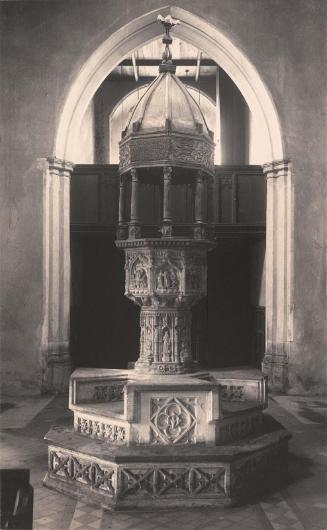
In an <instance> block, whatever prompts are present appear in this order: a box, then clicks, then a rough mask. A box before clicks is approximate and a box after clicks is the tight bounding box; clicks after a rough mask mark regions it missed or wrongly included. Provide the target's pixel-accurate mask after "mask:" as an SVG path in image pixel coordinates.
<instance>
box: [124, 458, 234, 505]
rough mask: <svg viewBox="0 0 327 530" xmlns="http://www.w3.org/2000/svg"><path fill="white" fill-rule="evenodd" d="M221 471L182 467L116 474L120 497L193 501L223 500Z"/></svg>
mask: <svg viewBox="0 0 327 530" xmlns="http://www.w3.org/2000/svg"><path fill="white" fill-rule="evenodd" d="M225 475H226V471H225V468H224V467H222V466H221V467H215V466H211V467H210V469H208V468H202V467H200V465H198V466H197V465H195V466H191V467H189V466H185V467H174V466H171V467H168V466H167V467H149V468H145V469H144V468H132V469H130V468H127V467H124V468H122V469H121V470H120V484H121V490H120V492H119V496H120V497H126V496H130V495H135V496H137V497H161V496H176V497H185V496H187V497H197V496H201V495H203V496H206V495H210V496H211V495H214V496H217V497H221V496H225Z"/></svg>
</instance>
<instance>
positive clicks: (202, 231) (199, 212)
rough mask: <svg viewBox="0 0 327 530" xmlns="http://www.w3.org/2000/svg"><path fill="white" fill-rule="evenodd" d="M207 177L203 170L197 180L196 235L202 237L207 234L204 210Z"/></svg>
mask: <svg viewBox="0 0 327 530" xmlns="http://www.w3.org/2000/svg"><path fill="white" fill-rule="evenodd" d="M205 189H206V186H205V179H204V175H203V173H202V171H198V173H197V175H196V181H195V196H194V221H195V226H194V237H195V238H196V239H202V238H204V237H205V236H206V218H205V212H204V198H205V197H204V195H205Z"/></svg>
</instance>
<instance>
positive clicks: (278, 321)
mask: <svg viewBox="0 0 327 530" xmlns="http://www.w3.org/2000/svg"><path fill="white" fill-rule="evenodd" d="M263 170H264V174H265V175H266V178H267V228H266V230H267V232H266V238H267V245H266V253H267V255H266V267H267V268H266V353H265V357H264V361H263V365H262V368H263V372H264V373H265V374H266V375H268V379H269V385H270V388H271V389H272V390H277V391H280V390H286V388H287V373H288V358H289V352H290V344H291V342H292V340H293V247H292V241H293V211H294V206H293V188H292V179H291V170H290V164H289V162H288V161H287V160H280V161H276V162H272V163H270V164H265V165H264V166H263Z"/></svg>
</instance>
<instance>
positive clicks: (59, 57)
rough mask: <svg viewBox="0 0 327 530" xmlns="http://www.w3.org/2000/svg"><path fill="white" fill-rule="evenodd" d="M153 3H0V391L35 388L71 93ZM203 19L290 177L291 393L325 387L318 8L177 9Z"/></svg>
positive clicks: (213, 4) (224, 1)
mask: <svg viewBox="0 0 327 530" xmlns="http://www.w3.org/2000/svg"><path fill="white" fill-rule="evenodd" d="M165 4H166V2H165V1H160V0H133V1H128V0H119V1H118V0H110V1H109V0H108V1H103V0H84V1H83V2H82V3H81V2H80V1H78V0H70V1H69V2H67V1H61V0H58V1H56V2H52V1H43V2H32V1H24V2H22V1H16V2H2V3H1V11H2V13H1V26H2V27H1V70H2V72H1V74H2V75H1V78H2V80H1V82H2V86H1V109H2V110H1V118H2V127H1V131H2V150H3V160H4V164H3V175H2V178H1V185H2V187H3V189H2V191H1V197H2V200H3V207H2V208H1V221H2V227H3V230H2V237H3V249H2V260H1V261H2V265H1V267H2V270H1V282H2V294H1V326H2V328H1V350H2V361H1V368H2V370H1V372H2V378H3V381H2V388H3V389H4V390H14V391H18V390H20V391H21V392H32V391H34V392H35V391H37V390H38V389H40V385H39V382H40V378H39V374H40V358H41V350H42V326H43V318H44V317H43V278H42V274H43V272H42V271H43V269H42V244H43V235H42V223H41V219H42V213H43V211H42V210H43V202H42V196H43V181H42V174H41V172H40V171H39V170H38V169H37V165H36V159H37V158H40V157H45V156H51V155H52V154H55V153H53V152H52V151H53V145H54V138H55V131H56V128H57V123H58V118H59V113H60V109H61V106H62V104H63V102H64V98H65V95H66V93H67V90H68V88H69V86H70V84H71V82H72V80H73V78H74V77H75V75H76V74H77V73H78V71H79V69H80V68H81V67H82V65H83V63H84V62H85V60H86V59H87V58H88V57H89V56H90V54H91V53H92V52H93V51H94V50H95V49H96V48H97V47H98V46H99V45H100V44H101V42H103V41H104V40H105V38H107V37H108V36H109V35H110V34H111V33H112V32H114V31H116V30H118V29H119V28H120V27H122V26H123V25H124V24H126V23H127V22H129V21H131V20H133V19H134V18H135V17H138V16H140V15H142V14H144V13H146V12H149V11H151V10H152V9H156V8H159V7H160V6H164V5H165ZM174 5H177V6H180V7H182V8H184V9H186V10H188V11H191V12H193V13H194V14H195V15H198V16H199V17H203V18H206V19H207V20H208V21H210V22H211V23H212V24H213V25H216V26H217V27H218V28H219V29H220V30H221V31H222V32H223V33H225V34H226V35H227V36H228V37H229V39H230V40H231V41H232V42H233V43H234V44H235V45H236V46H237V47H239V48H240V49H241V50H242V51H243V53H244V54H245V55H246V56H247V57H248V59H249V60H250V61H251V62H252V63H253V64H254V65H255V67H256V69H257V71H258V72H259V74H260V75H261V77H262V79H263V81H264V83H265V84H266V86H267V87H268V90H269V91H270V93H271V95H272V98H273V100H274V103H275V105H276V108H277V111H278V114H279V117H280V120H281V126H282V130H283V135H284V147H285V150H284V151H285V157H288V158H290V159H291V161H292V164H293V178H294V212H295V219H294V336H293V340H292V344H291V355H290V385H291V389H292V390H293V391H297V392H303V391H307V392H322V391H323V389H324V388H325V384H326V382H327V381H326V379H327V378H326V370H325V368H326V366H325V354H326V261H325V259H326V252H325V247H326V239H325V237H326V234H325V229H326V219H325V217H324V215H325V207H326V197H325V174H324V172H325V163H326V156H325V153H326V121H325V112H324V111H325V110H326V103H325V93H326V77H325V72H326V64H325V63H326V24H325V21H326V7H327V5H326V3H325V1H324V0H314V1H310V2H308V1H307V0H286V1H285V0H264V1H263V0H247V2H246V3H245V2H244V0H215V1H213V0H203V1H202V2H201V6H199V3H198V2H197V1H196V0H176V1H175V2H174Z"/></svg>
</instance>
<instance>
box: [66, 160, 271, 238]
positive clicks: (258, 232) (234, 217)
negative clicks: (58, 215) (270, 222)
mask: <svg viewBox="0 0 327 530" xmlns="http://www.w3.org/2000/svg"><path fill="white" fill-rule="evenodd" d="M215 172H216V176H215V178H214V181H213V186H211V187H210V188H209V189H208V193H209V194H212V193H213V194H214V197H215V203H214V206H213V214H212V215H213V221H214V224H215V226H216V236H217V237H227V238H228V237H235V236H236V237H244V236H246V237H257V236H261V237H262V235H263V234H264V231H265V210H266V183H265V178H264V176H263V173H262V168H261V166H216V170H215ZM118 176H119V173H118V166H117V165H96V164H94V165H77V166H76V167H75V170H74V173H73V176H72V180H71V225H72V229H73V231H83V230H84V231H94V230H99V231H103V230H109V231H113V230H114V228H115V226H116V225H117V216H118V194H119V178H118ZM141 186H142V194H141V208H140V210H141V217H142V219H141V220H142V224H144V225H148V226H149V230H150V231H152V232H153V231H155V226H159V225H160V218H161V187H160V185H155V184H150V183H142V185H141ZM129 195H130V185H129V184H128V185H127V201H126V202H127V204H128V203H129V201H128V196H129ZM209 199H210V197H209ZM193 202H194V190H193V186H192V185H180V184H177V183H174V193H173V194H172V212H173V221H174V223H176V224H179V225H181V226H180V228H177V231H178V232H180V233H182V231H183V225H185V228H186V232H187V226H186V225H189V224H190V223H192V221H193V209H194V208H193V207H194V205H193ZM186 232H185V233H186Z"/></svg>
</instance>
